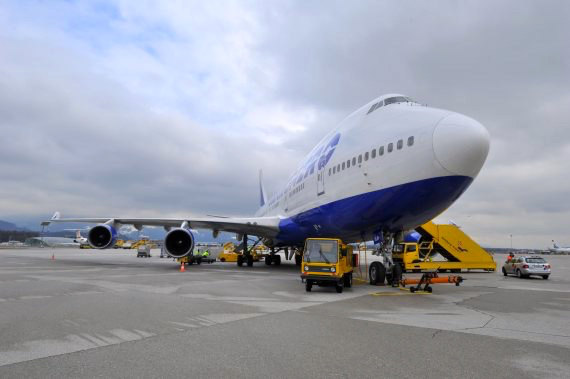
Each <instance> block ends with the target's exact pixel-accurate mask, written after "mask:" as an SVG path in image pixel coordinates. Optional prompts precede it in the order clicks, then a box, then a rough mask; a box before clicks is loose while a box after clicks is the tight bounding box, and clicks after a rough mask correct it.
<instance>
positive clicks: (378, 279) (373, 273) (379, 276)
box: [368, 262, 386, 286]
mask: <svg viewBox="0 0 570 379" xmlns="http://www.w3.org/2000/svg"><path fill="white" fill-rule="evenodd" d="M368 277H369V278H370V284H371V285H373V286H376V285H379V284H384V281H385V280H386V267H384V265H383V264H382V263H380V262H372V264H371V265H370V268H369V269H368Z"/></svg>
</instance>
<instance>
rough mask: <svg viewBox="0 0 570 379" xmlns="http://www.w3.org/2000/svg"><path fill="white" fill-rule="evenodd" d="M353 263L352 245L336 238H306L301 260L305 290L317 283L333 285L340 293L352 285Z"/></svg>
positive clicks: (318, 284)
mask: <svg viewBox="0 0 570 379" xmlns="http://www.w3.org/2000/svg"><path fill="white" fill-rule="evenodd" d="M354 265H355V262H354V255H353V251H352V246H350V245H347V244H345V243H343V242H342V241H341V240H340V239H337V238H308V239H307V240H306V241H305V249H304V250H303V259H302V262H301V279H303V280H304V281H305V290H306V291H307V292H311V289H312V288H313V286H314V285H317V286H321V287H327V286H329V287H335V288H336V292H338V293H341V292H342V291H343V289H344V288H350V287H352V273H353V271H354Z"/></svg>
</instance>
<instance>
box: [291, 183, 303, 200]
mask: <svg viewBox="0 0 570 379" xmlns="http://www.w3.org/2000/svg"><path fill="white" fill-rule="evenodd" d="M303 188H305V183H302V184H299V185H298V186H297V187H295V188H293V190H292V191H291V192H289V197H291V196H293V195H295V194H296V193H299V192H301V191H302V190H303Z"/></svg>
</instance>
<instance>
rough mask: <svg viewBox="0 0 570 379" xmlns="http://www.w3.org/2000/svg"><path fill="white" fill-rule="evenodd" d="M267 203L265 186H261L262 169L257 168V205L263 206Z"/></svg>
mask: <svg viewBox="0 0 570 379" xmlns="http://www.w3.org/2000/svg"><path fill="white" fill-rule="evenodd" d="M266 203H267V197H266V196H265V188H263V171H262V170H259V205H260V206H261V207H263V206H264V205H265V204H266Z"/></svg>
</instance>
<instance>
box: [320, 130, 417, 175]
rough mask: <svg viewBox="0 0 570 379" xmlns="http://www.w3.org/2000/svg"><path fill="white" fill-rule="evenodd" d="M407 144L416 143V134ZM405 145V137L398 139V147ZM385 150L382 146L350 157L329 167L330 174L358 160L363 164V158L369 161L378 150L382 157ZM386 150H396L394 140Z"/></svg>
mask: <svg viewBox="0 0 570 379" xmlns="http://www.w3.org/2000/svg"><path fill="white" fill-rule="evenodd" d="M407 145H408V146H413V145H414V136H410V137H408V141H407ZM403 147H404V140H403V139H400V140H398V142H396V149H397V150H401V149H402V148H403ZM384 151H385V150H384V146H380V147H379V148H378V149H372V151H367V152H365V153H364V155H363V154H360V155H359V156H358V158H357V157H353V158H352V160H351V159H348V160H347V161H346V162H342V163H339V164H337V165H336V166H333V167H331V168H329V176H330V175H333V174H336V173H337V172H340V171H341V170H344V169H347V168H350V165H351V163H352V166H356V163H357V162H358V164H361V163H362V160H363V159H364V161H367V160H368V159H374V158H376V153H377V152H378V157H381V156H382V155H384ZM386 151H387V152H388V153H391V152H392V151H394V143H393V142H390V143H389V144H388V145H387V146H386Z"/></svg>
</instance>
